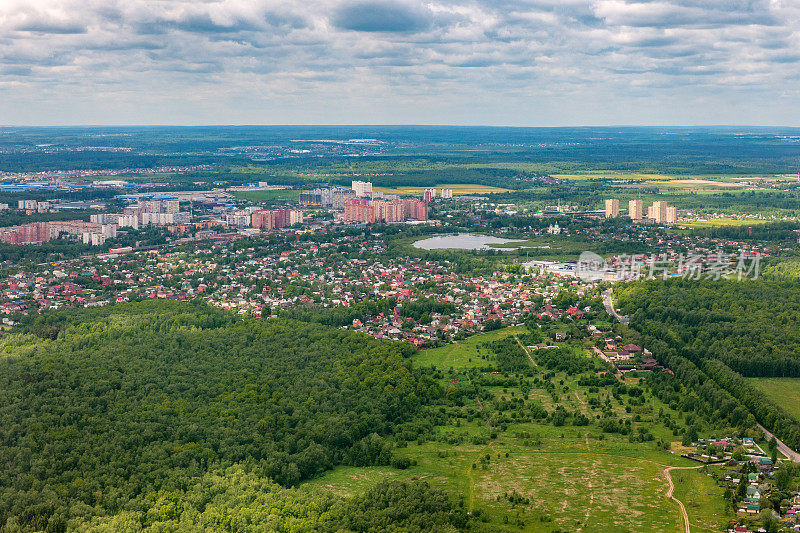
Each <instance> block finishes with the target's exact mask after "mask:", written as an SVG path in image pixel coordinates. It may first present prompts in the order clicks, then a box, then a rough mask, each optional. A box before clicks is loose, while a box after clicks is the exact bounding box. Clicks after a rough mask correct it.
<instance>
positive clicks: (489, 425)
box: [301, 327, 731, 533]
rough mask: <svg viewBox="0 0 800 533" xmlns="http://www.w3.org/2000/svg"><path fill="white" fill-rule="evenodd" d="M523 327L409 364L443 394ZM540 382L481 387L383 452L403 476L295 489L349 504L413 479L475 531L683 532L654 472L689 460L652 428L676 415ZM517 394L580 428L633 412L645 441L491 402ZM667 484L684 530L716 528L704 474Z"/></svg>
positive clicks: (603, 392) (365, 471)
mask: <svg viewBox="0 0 800 533" xmlns="http://www.w3.org/2000/svg"><path fill="white" fill-rule="evenodd" d="M525 330H526V328H524V327H512V328H504V329H501V330H497V331H493V332H489V333H486V334H482V335H476V336H473V337H471V338H469V339H466V340H464V341H461V342H459V343H458V344H455V345H451V346H446V347H442V348H435V349H431V350H425V351H421V352H419V353H418V354H416V355H415V356H414V364H415V365H422V366H430V365H433V366H435V367H436V368H438V369H439V370H441V371H442V377H441V385H442V386H443V387H452V386H453V383H452V382H453V381H455V382H456V384H457V383H459V382H460V383H464V382H466V381H468V380H469V378H470V377H471V379H472V380H473V381H474V380H475V379H476V378H479V377H480V376H481V375H486V374H482V372H481V371H480V370H479V368H483V369H484V370H485V369H486V368H487V367H491V366H492V365H493V364H494V356H493V355H492V354H491V352H488V351H487V350H479V348H478V346H479V345H481V344H483V343H484V342H486V341H492V340H497V339H499V338H503V337H505V336H508V335H521V334H523V333H524V332H525ZM573 347H574V348H575V350H576V353H577V352H578V351H580V350H581V346H580V345H579V344H575V345H574V346H573ZM583 350H584V351H585V348H583ZM534 367H536V368H537V369H538V368H539V367H538V365H535V364H534ZM541 370H542V371H544V369H541ZM491 374H492V373H489V374H488V375H491ZM494 374H498V373H494ZM538 375H539V376H540V377H541V376H542V374H538ZM547 379H549V381H551V382H552V383H555V384H558V388H557V390H555V391H553V392H548V391H547V390H545V389H544V388H542V387H540V386H533V387H532V388H531V389H530V390H529V391H527V392H523V389H522V388H521V387H519V386H511V385H503V386H484V387H483V389H484V391H486V392H488V393H489V394H490V396H489V397H487V398H485V399H484V400H483V402H482V403H481V404H479V403H478V402H477V401H476V400H475V399H474V398H472V399H467V401H466V403H465V405H464V407H463V408H462V410H461V413H462V415H463V416H456V417H455V418H451V420H450V422H449V423H448V424H445V425H443V426H438V427H437V428H436V430H435V435H434V437H433V440H428V441H426V442H409V443H408V444H407V446H406V447H400V448H397V449H395V454H396V455H397V456H400V457H408V458H409V459H411V460H412V461H415V462H416V464H414V465H413V466H411V467H410V468H408V469H406V470H400V469H397V468H392V467H370V468H355V467H337V468H335V469H334V470H333V471H331V472H328V473H326V474H324V475H322V476H320V477H318V478H316V479H314V480H311V481H309V482H306V483H304V484H302V485H301V490H308V491H312V492H324V491H328V492H332V493H335V494H338V495H345V496H349V495H353V494H358V493H360V492H363V491H364V490H365V489H367V488H369V487H370V486H371V485H373V484H375V483H377V482H379V481H381V480H384V479H396V480H413V479H421V480H425V481H427V482H428V483H430V484H431V485H432V486H433V487H440V488H442V489H444V490H446V491H447V492H448V493H450V494H451V497H452V498H453V500H454V501H457V502H462V503H463V505H464V506H465V507H466V508H467V509H469V510H470V511H477V510H481V511H482V512H483V513H484V514H485V516H486V519H487V521H486V522H481V523H477V524H475V527H474V529H475V530H476V531H503V532H505V531H508V532H511V531H535V532H539V531H542V532H556V531H561V532H564V531H576V532H577V531H581V532H595V531H596V532H600V531H631V532H633V531H637V532H638V531H648V532H650V531H654V532H665V533H672V532H676V533H677V532H679V531H683V523H682V517H681V514H680V510H679V508H678V506H677V505H676V503H675V502H674V501H672V500H670V499H668V498H667V497H666V492H667V482H666V478H665V477H664V475H663V470H664V468H666V467H667V466H694V465H696V463H693V462H691V461H688V460H686V459H683V458H681V457H679V456H678V455H677V454H675V453H670V452H668V451H664V450H662V449H661V448H660V446H659V445H658V442H659V441H662V442H666V443H669V442H672V441H674V440H675V438H676V437H675V436H674V435H673V433H672V430H670V429H668V428H667V427H665V426H664V425H663V422H664V420H665V419H667V418H670V419H673V420H679V419H680V417H679V415H678V414H677V413H676V412H675V411H673V410H671V409H670V408H669V406H668V405H665V404H663V403H661V402H660V401H659V400H658V399H657V398H655V397H654V396H651V395H648V394H645V396H644V397H643V400H644V401H643V402H635V401H633V400H632V399H626V398H625V397H619V398H617V397H614V396H612V395H611V394H610V392H609V391H608V390H607V389H604V388H599V389H598V388H597V387H594V388H592V387H585V386H581V385H579V383H578V378H577V377H576V376H573V375H569V374H566V373H564V372H555V373H551V374H550V375H549V377H548V378H547ZM626 383H627V384H628V385H629V386H632V385H636V384H637V383H639V379H638V378H635V377H631V376H628V377H627V378H626ZM554 395H555V396H554ZM517 398H527V399H526V402H527V401H531V402H536V403H539V404H540V405H542V406H543V407H544V408H545V409H547V410H548V411H552V410H553V409H555V407H556V405H561V406H563V407H564V408H565V409H566V410H567V411H570V412H580V413H582V414H584V415H585V416H587V417H588V418H589V420H592V421H594V420H595V419H596V418H597V419H599V418H600V416H601V415H603V416H611V417H612V418H614V419H623V418H626V417H630V416H631V409H632V410H633V411H632V413H633V414H634V415H635V416H636V421H634V422H633V424H632V427H631V429H632V432H639V431H640V430H646V431H649V432H651V433H652V435H653V440H651V441H649V442H636V441H632V440H631V439H630V438H629V437H628V436H624V435H620V434H613V433H604V432H603V431H602V430H601V429H600V428H599V427H598V425H597V424H596V423H594V422H590V423H589V425H588V426H573V425H570V424H567V425H563V426H556V425H554V424H551V423H548V422H547V421H544V420H542V421H522V420H520V421H514V420H513V418H512V419H509V418H508V415H509V412H508V411H503V410H502V409H501V408H500V407H499V406H500V405H501V404H505V403H507V402H513V401H515V399H517ZM601 406H602V407H601ZM603 413H606V414H603ZM512 417H513V415H512ZM687 472H691V473H687ZM672 476H673V481H674V483H675V496H676V497H677V498H679V499H680V500H681V501H682V502H683V503H684V505H685V506H686V510H687V512H688V514H689V520H690V523H691V525H692V531H713V530H715V529H716V530H719V529H720V528H719V526H721V525H724V524H725V523H726V522H727V520H728V519H729V518H731V516H730V514H729V513H728V512H727V511H726V509H725V508H724V500H723V499H722V497H721V489H720V488H719V487H718V486H717V485H716V484H715V483H714V481H713V479H712V478H710V477H708V476H707V475H706V474H705V472H704V471H701V470H697V471H683V470H679V471H675V470H674V471H673V472H672Z"/></svg>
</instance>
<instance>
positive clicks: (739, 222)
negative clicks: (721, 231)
mask: <svg viewBox="0 0 800 533" xmlns="http://www.w3.org/2000/svg"><path fill="white" fill-rule="evenodd" d="M767 222H769V221H768V220H763V219H753V218H724V217H723V218H709V219H706V220H691V221H687V222H681V223H680V224H681V225H682V226H686V227H689V228H709V227H716V226H752V225H754V224H766V223H767Z"/></svg>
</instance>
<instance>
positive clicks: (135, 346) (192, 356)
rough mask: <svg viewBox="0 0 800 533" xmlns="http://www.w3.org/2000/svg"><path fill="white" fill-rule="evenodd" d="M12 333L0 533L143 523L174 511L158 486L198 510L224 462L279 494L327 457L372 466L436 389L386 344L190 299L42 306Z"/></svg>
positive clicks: (4, 359)
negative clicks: (114, 519)
mask: <svg viewBox="0 0 800 533" xmlns="http://www.w3.org/2000/svg"><path fill="white" fill-rule="evenodd" d="M22 329H23V332H22V333H15V334H9V335H6V336H4V337H2V338H0V420H2V423H0V464H3V465H4V468H3V469H2V470H0V528H2V527H3V526H4V525H8V526H9V527H11V526H12V525H13V526H14V527H17V526H19V527H20V528H21V529H22V530H31V531H32V530H48V531H62V530H64V528H65V527H66V526H67V524H69V523H72V524H75V523H78V522H81V521H83V520H90V519H91V517H94V516H108V515H116V514H119V513H128V515H126V516H128V517H131V516H134V517H136V518H135V519H136V520H137V521H138V523H139V524H140V525H141V526H149V525H152V524H153V523H155V522H156V521H163V520H169V519H170V518H171V517H172V518H174V517H175V514H174V513H173V512H171V511H168V510H164V506H165V505H167V507H168V500H170V498H172V496H170V495H172V494H182V495H185V497H186V498H189V499H191V501H192V505H193V506H194V507H195V508H196V511H197V513H200V514H202V513H203V512H204V508H205V507H204V506H205V505H206V504H210V503H212V502H213V501H214V499H215V498H217V497H222V495H221V493H219V492H213V491H212V493H210V494H209V493H206V492H203V490H201V488H198V487H202V485H203V483H204V482H207V479H208V476H215V475H217V476H218V475H219V472H220V471H221V470H220V469H225V468H231V467H234V466H236V465H238V467H237V468H240V469H241V470H240V472H241V475H243V476H244V475H247V476H251V477H252V478H253V479H254V480H261V481H253V483H265V482H266V481H264V480H266V479H269V480H271V482H275V483H278V484H279V485H281V486H284V487H290V486H292V485H295V484H297V483H298V482H299V481H301V480H303V479H308V478H310V477H313V476H315V475H317V474H319V473H321V472H323V471H325V470H326V469H329V468H331V467H333V466H334V465H339V464H349V465H355V466H361V465H377V464H388V463H389V462H390V461H391V459H392V444H391V443H390V440H387V439H386V437H387V436H389V435H391V434H392V433H393V432H394V431H396V430H397V429H398V428H403V431H404V432H406V433H409V432H411V433H412V434H411V435H410V436H409V437H410V438H416V436H415V434H413V429H409V428H408V427H405V426H404V425H403V424H404V423H405V422H407V421H409V420H410V419H411V418H412V417H413V416H414V415H415V414H416V413H418V412H419V411H420V409H421V407H422V406H423V405H424V404H426V403H429V402H431V401H432V400H434V399H436V398H438V397H439V396H440V395H441V394H442V393H441V390H440V388H439V387H438V386H436V385H435V384H434V382H433V381H432V380H431V379H430V378H427V377H425V376H422V377H420V376H419V375H416V374H415V373H414V372H412V371H411V368H410V362H409V360H408V359H407V357H406V356H404V354H403V349H404V348H403V347H401V346H399V345H393V344H389V343H381V342H378V341H376V340H374V339H372V338H370V337H367V336H364V335H360V334H354V333H349V332H345V331H341V330H337V329H333V328H329V327H325V326H322V325H314V324H308V323H301V322H295V321H290V320H284V319H280V320H254V319H246V320H237V319H235V318H233V317H232V316H231V315H228V314H225V313H222V312H220V311H216V310H211V309H208V308H207V307H205V306H203V305H200V304H198V305H191V304H177V303H167V302H143V303H133V304H126V305H121V306H112V307H108V308H104V309H100V310H85V311H82V312H79V313H74V314H68V313H61V314H58V313H57V314H53V315H50V316H47V317H42V318H40V319H36V320H34V321H31V322H30V323H28V324H26V325H25V326H24V328H22ZM25 331H27V332H25ZM215 473H216V474H215ZM204 480H206V481H204ZM215 490H216V489H215ZM225 490H227V489H226V488H225V487H222V488H220V489H219V491H225ZM275 490H277V489H275ZM397 490H400V489H397ZM408 490H416V489H408ZM423 492H424V491H423ZM251 496H253V495H252V494H251ZM419 497H420V498H427V496H425V495H424V494H423V495H421V496H419ZM432 497H433V498H434V500H435V499H436V497H435V495H434V496H432ZM159 502H162V503H159ZM165 502H166V503H165ZM286 505H288V503H286ZM153 509H156V511H153ZM162 510H163V512H162ZM373 511H374V510H373ZM373 511H369V510H364V512H373ZM176 512H177V511H176ZM375 512H377V511H375ZM178 514H180V513H178ZM193 516H195V518H196V517H197V514H196V513H195V515H193ZM353 516H355V515H353ZM437 520H438V519H437ZM111 529H113V528H111ZM231 529H236V528H231ZM423 529H424V528H423Z"/></svg>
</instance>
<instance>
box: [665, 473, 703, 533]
mask: <svg viewBox="0 0 800 533" xmlns="http://www.w3.org/2000/svg"><path fill="white" fill-rule="evenodd" d="M704 466H706V465H698V466H668V467H667V468H665V469H664V470H663V471H662V473H663V474H664V477H666V478H667V483H668V485H667V498H669V499H671V500H675V501H676V502H677V503H678V506H680V508H681V514H682V515H683V525H684V531H685V533H692V531H691V528H690V527H689V515H688V513H687V512H686V507H685V506H684V505H683V502H682V501H680V500H679V499H678V498H676V497H675V496H673V495H672V493H673V492H674V491H675V484H674V483H672V475H670V471H672V470H696V469H698V468H703V467H704Z"/></svg>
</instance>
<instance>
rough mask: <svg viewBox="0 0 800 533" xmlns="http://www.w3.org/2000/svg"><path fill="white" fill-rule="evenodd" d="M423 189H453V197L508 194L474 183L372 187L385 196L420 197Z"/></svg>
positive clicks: (501, 189) (504, 190)
mask: <svg viewBox="0 0 800 533" xmlns="http://www.w3.org/2000/svg"><path fill="white" fill-rule="evenodd" d="M425 189H436V194H439V191H441V190H442V189H453V195H454V196H455V195H459V194H491V193H496V192H508V189H503V188H502V187H491V186H489V185H477V184H474V183H448V184H444V185H436V186H433V187H394V188H392V187H373V188H372V190H374V191H378V192H382V193H385V194H399V195H403V196H420V195H421V194H422V192H423V191H424V190H425Z"/></svg>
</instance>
